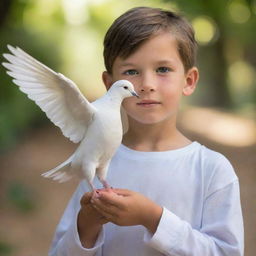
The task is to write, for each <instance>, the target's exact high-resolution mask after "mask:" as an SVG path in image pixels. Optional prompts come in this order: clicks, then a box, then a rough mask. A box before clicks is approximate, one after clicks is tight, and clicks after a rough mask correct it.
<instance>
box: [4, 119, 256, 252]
mask: <svg viewBox="0 0 256 256" xmlns="http://www.w3.org/2000/svg"><path fill="white" fill-rule="evenodd" d="M205 125H206V126H209V125H211V124H210V123H205ZM181 127H182V129H183V130H184V132H185V133H186V134H187V135H188V137H190V138H191V139H192V140H197V141H199V142H200V143H203V144H205V145H206V146H208V147H210V148H212V149H214V150H216V151H219V152H221V153H223V154H224V155H225V156H226V157H227V158H228V159H229V160H230V161H231V162H232V164H233V166H234V168H235V170H236V173H237V175H238V177H239V180H240V187H241V200H242V208H243V215H244V224H245V256H253V255H255V251H256V228H255V227H256V154H255V153H256V144H255V143H254V144H252V145H248V146H243V147H237V146H236V147H235V146H229V145H224V144H221V143H217V142H216V141H214V140H212V139H210V138H209V137H207V136H202V135H201V134H198V133H196V132H195V131H191V130H189V129H188V127H187V124H186V122H181ZM255 132H256V130H255ZM75 148H76V146H75V145H73V144H72V143H70V142H69V141H68V140H67V139H65V138H64V136H62V134H61V133H60V131H59V130H58V129H57V128H55V127H53V126H51V125H49V126H47V127H43V128H38V129H37V130H34V131H30V132H29V133H28V134H27V135H25V136H23V138H22V139H21V141H20V142H19V144H18V145H17V146H16V147H15V148H14V149H13V150H11V151H10V152H7V153H5V154H4V155H1V156H0V170H1V171H0V255H6V256H35V255H37V256H45V255H47V251H48V248H49V246H50V243H51V239H52V237H53V234H54V230H55V227H56V225H57V223H58V221H59V219H60V216H61V215H62V213H63V211H64V208H65V206H66V204H67V202H68V200H69V198H70V197H71V195H72V193H73V191H74V190H75V187H76V185H77V181H70V182H68V183H64V184H59V183H56V182H54V181H51V180H48V179H44V178H42V177H41V176H40V174H41V173H43V172H44V171H46V170H49V169H51V168H53V167H54V166H56V165H57V164H59V163H60V162H62V161H63V160H65V159H66V158H67V157H68V156H69V155H70V154H71V153H72V152H73V151H74V149H75ZM20 194H22V196H21V195H20Z"/></svg>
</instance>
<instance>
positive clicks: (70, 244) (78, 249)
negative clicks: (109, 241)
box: [49, 182, 104, 256]
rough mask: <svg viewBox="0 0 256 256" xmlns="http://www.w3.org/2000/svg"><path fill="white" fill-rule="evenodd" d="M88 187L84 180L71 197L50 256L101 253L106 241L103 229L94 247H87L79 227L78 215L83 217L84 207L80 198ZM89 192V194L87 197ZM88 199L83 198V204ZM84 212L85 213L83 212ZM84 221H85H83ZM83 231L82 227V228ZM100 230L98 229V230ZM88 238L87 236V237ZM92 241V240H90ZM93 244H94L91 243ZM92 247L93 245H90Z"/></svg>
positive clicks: (57, 230) (89, 255)
mask: <svg viewBox="0 0 256 256" xmlns="http://www.w3.org/2000/svg"><path fill="white" fill-rule="evenodd" d="M85 192H86V188H85V185H84V182H81V183H80V185H79V187H78V189H77V190H76V192H75V193H74V195H73V197H72V198H71V200H70V202H69V204H68V206H67V208H66V210H65V212H64V214H63V216H62V218H61V220H60V222H59V224H58V226H57V229H56V232H55V236H54V239H53V242H52V246H51V249H50V251H49V256H64V255H76V256H80V255H81V256H82V255H83V256H91V255H101V249H102V245H103V242H104V231H103V229H101V230H100V232H99V233H98V234H97V239H96V241H95V242H94V241H93V242H94V243H95V244H94V246H93V248H85V247H84V246H85V244H84V243H87V242H85V241H84V240H83V239H84V238H81V239H80V237H79V231H78V230H79V228H78V216H79V215H80V217H79V218H81V217H82V214H81V213H80V210H81V209H82V208H83V207H82V206H81V205H80V200H81V198H82V197H83V196H84V193H85ZM88 196H89V194H87V197H88ZM86 201H88V200H87V199H85V198H83V200H81V204H84V203H85V202H86ZM83 214H84V213H83ZM83 223H84V222H83ZM82 229H83V228H82ZM80 231H81V228H80ZM97 232H98V231H97ZM86 238H87V237H86ZM94 239H95V238H94ZM81 240H82V241H81ZM88 242H89V243H92V240H90V241H88ZM83 244H84V245H83ZM91 245H92V244H91ZM88 247H91V246H88Z"/></svg>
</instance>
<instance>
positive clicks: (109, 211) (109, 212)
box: [91, 199, 117, 218]
mask: <svg viewBox="0 0 256 256" xmlns="http://www.w3.org/2000/svg"><path fill="white" fill-rule="evenodd" d="M91 203H92V205H93V207H94V208H95V209H96V210H97V211H98V212H99V213H100V214H102V215H103V216H104V217H106V216H107V217H108V218H110V216H115V215H116V211H117V208H116V207H115V206H114V205H110V204H104V203H102V202H101V201H100V200H99V199H94V200H92V201H91Z"/></svg>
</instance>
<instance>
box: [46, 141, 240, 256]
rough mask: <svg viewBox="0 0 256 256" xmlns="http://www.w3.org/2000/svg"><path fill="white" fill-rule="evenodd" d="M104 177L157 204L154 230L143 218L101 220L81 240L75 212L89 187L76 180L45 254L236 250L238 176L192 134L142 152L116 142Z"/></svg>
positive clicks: (200, 254) (205, 255)
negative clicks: (136, 221) (189, 139)
mask: <svg viewBox="0 0 256 256" xmlns="http://www.w3.org/2000/svg"><path fill="white" fill-rule="evenodd" d="M107 180H108V183H109V184H110V185H111V186H113V187H115V188H125V189H129V190H133V191H137V192H139V193H142V194H143V195H145V196H147V197H148V198H150V199H151V200H153V201H155V202H156V203H157V204H159V205H161V206H162V207H163V214H162V216H161V219H160V222H159V225H158V228H157V230H156V232H155V234H154V235H152V234H151V233H150V232H149V231H148V230H147V229H146V228H145V227H143V226H129V227H120V226H117V225H114V224H112V223H107V224H105V225H104V226H103V229H102V231H101V233H100V234H99V237H98V239H97V242H96V244H95V246H94V248H91V249H86V248H83V247H82V245H81V243H80V240H79V236H78V232H77V214H78V211H79V209H80V199H81V196H82V195H83V194H84V193H85V192H87V191H88V188H87V185H86V183H85V182H84V181H82V182H81V183H80V185H79V186H78V188H77V190H76V192H75V193H74V195H73V197H72V198H71V200H70V202H69V204H68V206H67V208H66V210H65V212H64V215H63V217H62V219H61V221H60V223H59V225H58V227H57V230H56V234H55V238H54V240H53V244H52V248H51V250H50V253H49V255H51V256H53V255H54V256H57V255H58V256H64V255H65V256H68V255H70V256H71V255H72V256H80V255H81V256H82V255H83V256H88V255H97V256H99V255H104V256H131V255H132V256H136V255H138V256H144V255H145V256H151V255H154V256H157V255H172V256H174V255H175V256H178V255H182V256H186V255H195V256H210V255H212V256H220V255H223V256H224V255H229V256H238V255H239V256H240V255H243V243H244V241H243V238H244V232H243V219H242V213H241V204H240V193H239V184H238V178H237V176H236V175H235V173H234V170H233V168H232V166H231V164H230V163H229V161H228V160H227V159H226V158H225V157H224V156H223V155H221V154H220V153H217V152H215V151H212V150H209V149H208V148H206V147H204V146H202V145H200V144H199V143H197V142H193V143H191V144H190V145H188V146H186V147H183V148H180V149H176V150H170V151H164V152H141V151H135V150H132V149H129V148H127V147H125V146H124V145H121V146H120V147H119V149H118V150H117V152H116V154H115V156H114V157H113V158H112V161H111V164H110V167H109V172H108V176H107ZM95 184H96V186H97V187H99V188H100V187H101V186H100V183H99V182H97V181H96V182H95ZM148 214H150V212H149V213H148Z"/></svg>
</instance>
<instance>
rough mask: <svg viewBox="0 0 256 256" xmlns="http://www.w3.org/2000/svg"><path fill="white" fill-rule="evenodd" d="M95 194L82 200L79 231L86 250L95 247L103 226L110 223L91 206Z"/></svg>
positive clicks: (88, 195) (78, 223)
mask: <svg viewBox="0 0 256 256" xmlns="http://www.w3.org/2000/svg"><path fill="white" fill-rule="evenodd" d="M92 195H93V192H88V193H85V194H84V195H83V197H82V198H81V201H80V204H81V209H80V211H79V214H78V218H77V229H78V233H79V237H80V241H81V243H82V245H83V246H84V247H86V248H91V247H93V246H94V244H95V242H96V240H97V237H98V234H99V232H100V230H101V228H102V225H103V224H105V223H107V222H108V221H107V220H106V218H104V216H102V215H101V214H100V213H99V212H98V211H96V210H95V208H94V207H93V206H92V204H91V198H92Z"/></svg>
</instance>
